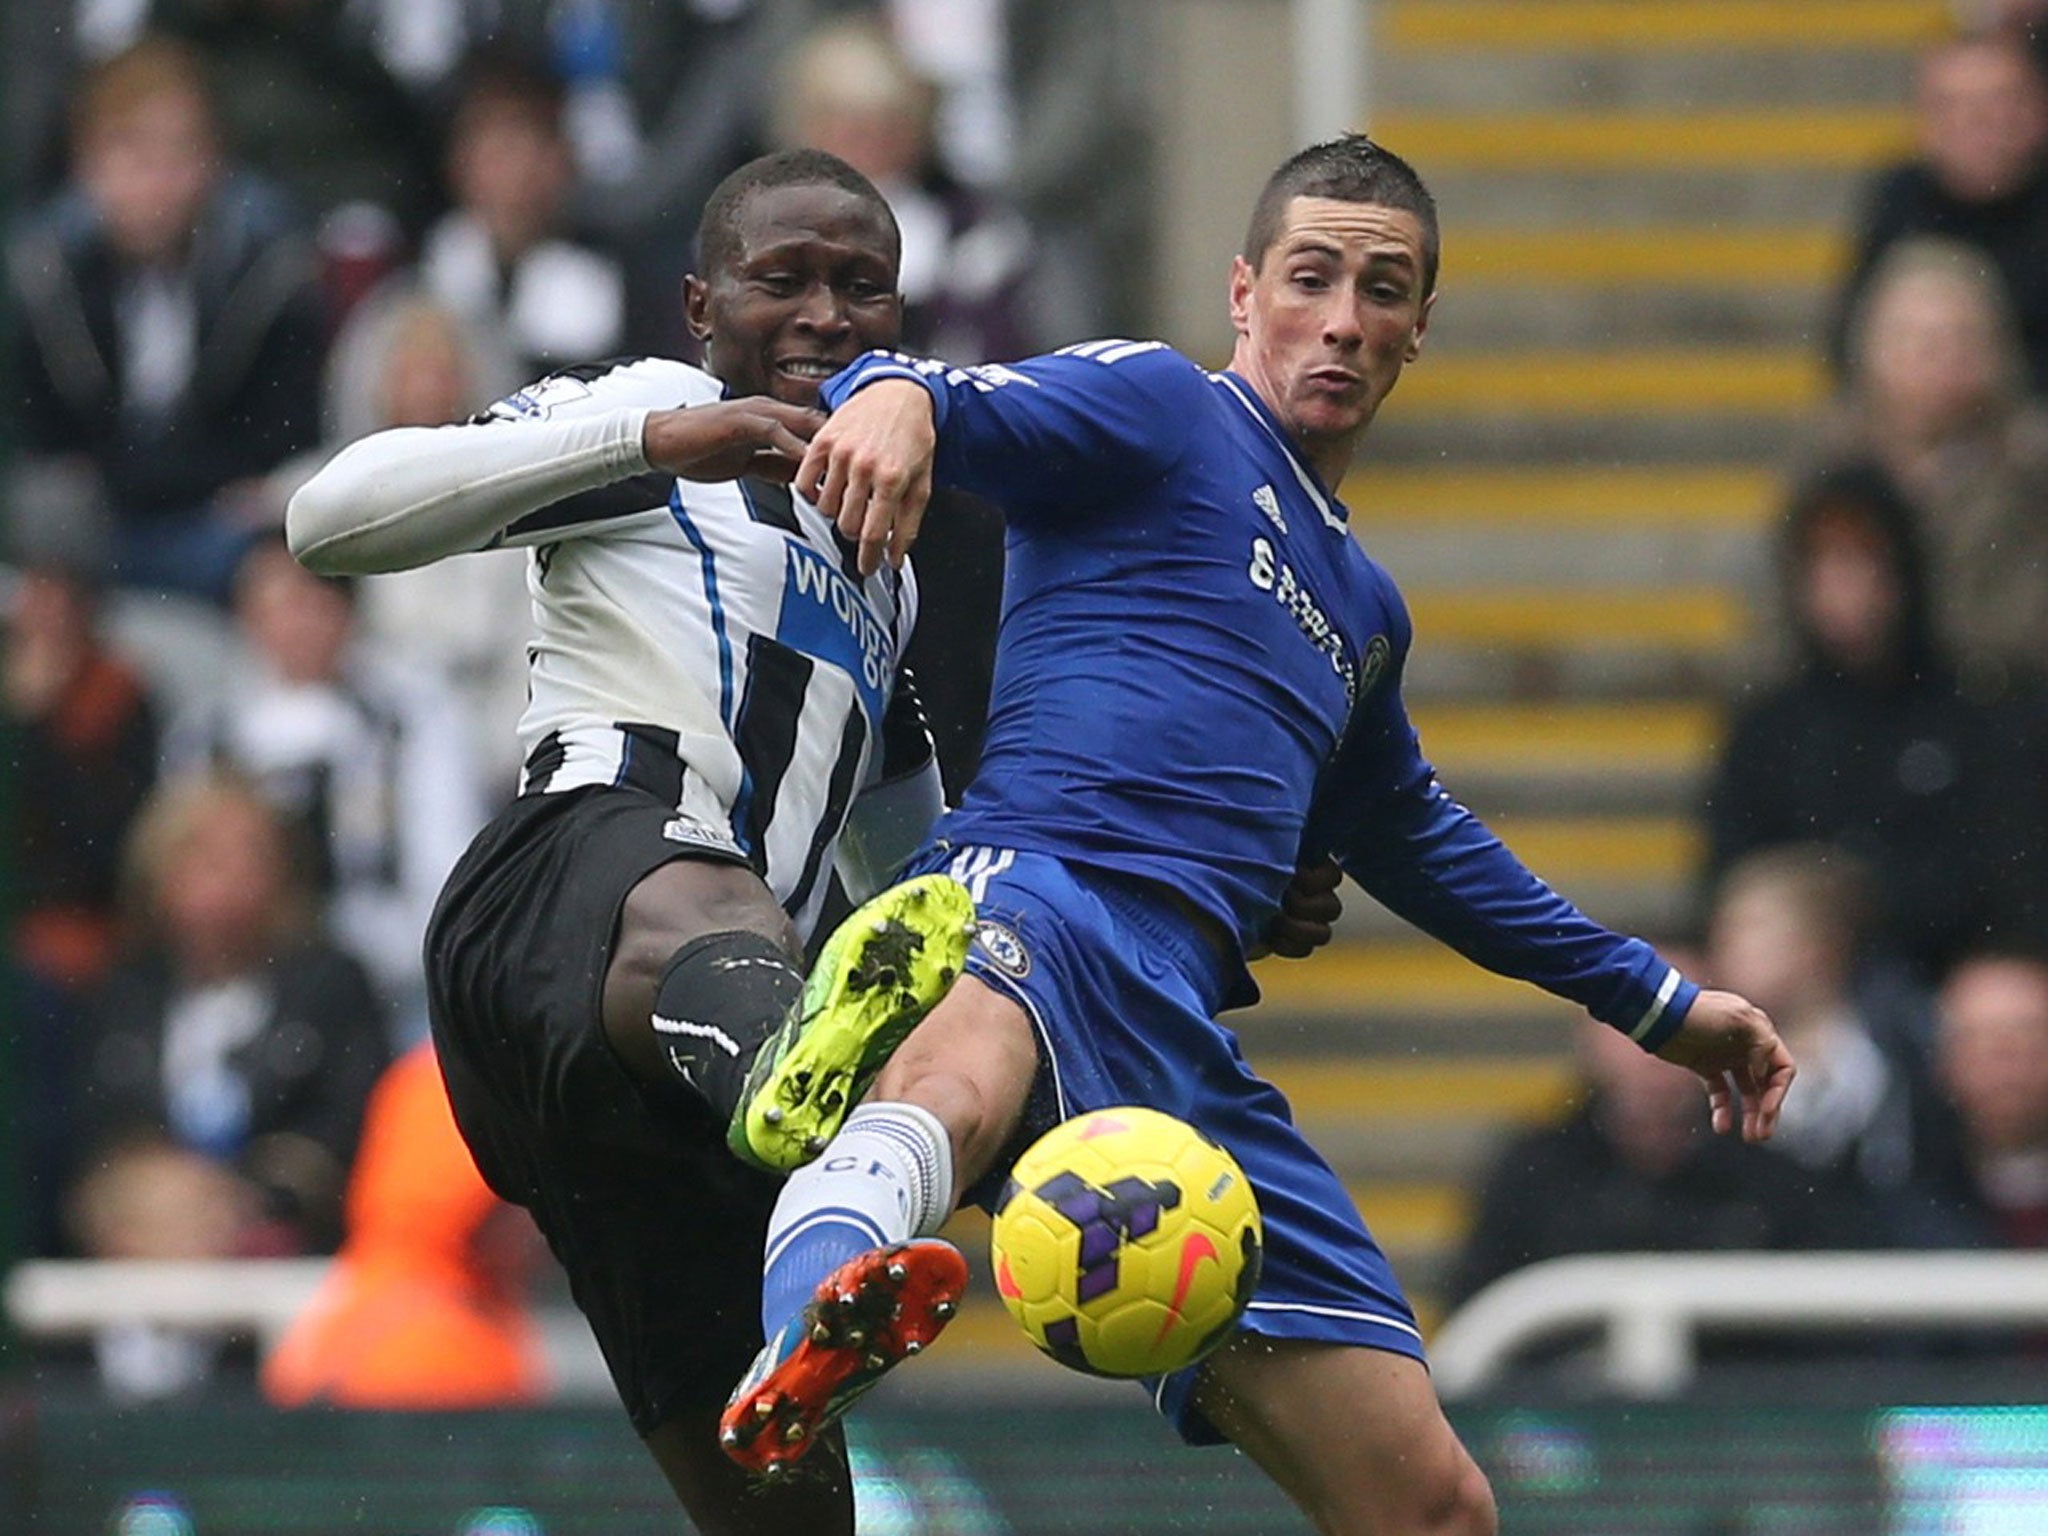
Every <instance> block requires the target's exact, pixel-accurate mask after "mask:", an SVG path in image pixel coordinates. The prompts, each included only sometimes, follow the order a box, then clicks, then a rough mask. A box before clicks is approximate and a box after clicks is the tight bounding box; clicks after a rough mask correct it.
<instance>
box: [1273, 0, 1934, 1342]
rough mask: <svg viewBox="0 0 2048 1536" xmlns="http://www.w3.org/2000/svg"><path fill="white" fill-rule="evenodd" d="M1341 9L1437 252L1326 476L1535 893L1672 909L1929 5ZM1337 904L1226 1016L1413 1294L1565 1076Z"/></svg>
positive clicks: (1613, 913) (1488, 987)
mask: <svg viewBox="0 0 2048 1536" xmlns="http://www.w3.org/2000/svg"><path fill="white" fill-rule="evenodd" d="M1373 9H1374V10H1375V11H1376V14H1377V22H1376V36H1375V39H1374V53H1373V72H1372V79H1373V87H1374V102H1375V113H1374V121H1373V123H1372V125H1371V126H1372V127H1373V130H1374V131H1375V133H1376V134H1377V135H1378V136H1379V137H1380V138H1382V139H1383V140H1384V141H1385V142H1386V143H1388V144H1389V145H1390V146H1392V147H1394V148H1395V149H1397V150H1399V151H1401V152H1402V153H1403V154H1405V155H1408V156H1410V157H1411V158H1412V159H1413V160H1414V161H1415V162H1416V164H1417V165H1418V166H1419V167H1421V168H1422V170H1423V172H1424V174H1425V175H1426V176H1428V177H1429V179H1430V181H1431V184H1432V186H1433V188H1434V190H1435V191H1436V193H1437V196H1438V199H1439V203H1440V205H1441V209H1442V215H1443V222H1444V230H1445V250H1444V269H1443V274H1442V279H1441V291H1442V301H1441V303H1440V305H1439V308H1438V311H1437V315H1436V318H1435V321H1434V323H1433V325H1432V328H1431V334H1430V338H1429V343H1428V347H1427V350H1426V351H1425V354H1424V356H1423V359H1422V361H1421V362H1420V363H1419V364H1417V365H1416V366H1415V367H1414V368H1412V369H1411V370H1410V371H1409V373H1408V374H1407V376H1406V377H1404V379H1403V381H1402V383H1401V386H1400V389H1399V390H1398V391H1397V392H1396V394H1395V395H1394V397H1393V399H1392V401H1391V402H1390V403H1389V405H1388V407H1387V408H1386V410H1385V412H1384V413H1383V414H1382V417H1381V420H1380V422H1379V423H1378V424H1377V425H1376V426H1375V428H1374V434H1373V437H1372V439H1371V440H1370V443H1369V449H1370V451H1369V454H1368V456H1367V460H1366V461H1365V462H1362V463H1361V465H1360V467H1359V469H1358V470H1357V472H1356V473H1355V474H1354V475H1353V476H1352V477H1351V478H1350V479H1349V480H1348V481H1347V483H1346V485H1345V497H1346V500H1347V502H1348V503H1349V505H1350V506H1351V507H1352V509H1353V516H1354V525H1355V526H1356V527H1357V528H1358V530H1359V533H1360V537H1361V538H1362V539H1363V540H1364V542H1365V544H1366V546H1367V547H1368V548H1369V549H1370V550H1371V551H1372V552H1373V553H1374V554H1375V555H1376V556H1377V557H1378V558H1380V559H1381V560H1382V561H1383V562H1384V563H1386V564H1387V565H1388V567H1389V568H1390V569H1391V570H1392V571H1393V572H1394V573H1395V575H1396V576H1397V577H1398V578H1399V579H1400V580H1401V582H1402V584H1403V586H1404V589H1405V590H1406V591H1407V592H1408V594H1409V596H1410V599H1411V604H1412V607H1413V609H1414V613H1415V622H1416V631H1417V637H1418V639H1417V648H1416V656H1415V660H1414V662H1413V663H1412V664H1411V670H1410V674H1409V683H1408V686H1409V694H1410V702H1411V705H1412V707H1413V709H1414V713H1415V716H1416V719H1417V723H1418V725H1419V727H1420V729H1421V732H1422V738H1423V743H1424V746H1425V748H1426V749H1427V750H1428V752H1429V754H1430V756H1431V758H1432V760H1433V761H1434V762H1435V763H1436V764H1437V766H1438V767H1439V769H1440V770H1441V771H1442V774H1443V777H1444V780H1445V783H1446V784H1447V785H1448V786H1450V787H1451V789H1452V790H1453V792H1454V793H1456V794H1458V795H1459V797H1460V798H1461V799H1463V800H1465V801H1466V802H1467V803H1468V804H1470V805H1472V806H1473V808H1474V809H1476V810H1478V811H1479V812H1480V813H1481V814H1482V815H1484V816H1486V817H1487V819H1488V820H1489V821H1490V822H1492V823H1493V824H1494V825H1495V826H1496V827H1497V828H1499V830H1500V831H1501V832H1502V834H1503V835H1504V837H1505V838H1506V839H1507V841H1508V842H1509V844H1510V845H1511V846H1512V847H1514V848H1515V849H1516V850H1517V851H1518V852H1519V853H1521V854H1522V855H1523V856H1524V858H1525V859H1526V860H1527V861H1528V862H1529V863H1530V864H1531V865H1532V866H1533V867H1535V868H1536V869H1537V870H1538V871H1539V872H1541V873H1542V874H1544V875H1545V876H1546V878H1549V879H1550V880H1551V881H1552V882H1553V883H1554V884H1555V885H1557V886H1558V887H1559V888H1560V889H1561V890H1563V891H1565V892H1566V893H1567V894H1569V895H1571V896H1572V897H1573V898H1574V899H1575V900H1578V901H1579V902H1580V903H1581V905H1583V906H1585V907H1586V908H1587V909H1588V910H1589V911H1591V912H1592V913H1593V914H1594V915H1595V916H1597V917H1599V918H1600V919H1602V920H1603V921H1606V922H1610V923H1613V924H1616V925H1618V926H1622V927H1626V928H1631V929H1635V930H1638V931H1648V932H1651V933H1653V934H1654V933H1659V932H1669V931H1670V930H1671V929H1672V927H1673V926H1674V925H1676V924H1678V923H1680V922H1682V921H1683V920H1684V918H1685V917H1686V915H1687V913H1688V911H1689V908H1690V906H1691V887H1692V882H1693V871H1694V870H1695V868H1696V860H1697V857H1698V852H1699V847H1698V833H1697V831H1696V828H1695V825H1694V820H1693V812H1694V808H1695V805H1696V802H1697V797H1698V794H1699V789H1700V783H1701V778H1702V774H1703V773H1704V771H1705V769H1706V766H1707V764H1708V763H1709V762H1710V761H1711V758H1712V755H1713V753H1714V751H1715V749H1716V746H1717V739H1718V730H1719V710H1718V707H1717V700H1718V698H1719V694H1720V689H1721V686H1722V683H1723V680H1724V679H1725V678H1726V676H1727V675H1728V673H1729V671H1730V669H1731V667H1732V666H1733V665H1734V664H1735V662H1736V661H1737V658H1738V657H1739V656H1740V654H1741V649H1742V646H1743V644H1744V640H1745V635H1746V632H1747V630H1748V628H1749V625H1750V622H1751V615H1752V611H1753V606H1754V604H1755V602H1756V600H1757V596H1758V593H1759V592H1760V591H1761V590H1762V589H1763V584H1764V581H1765V579H1766V578H1765V576H1764V571H1765V565H1766V562H1765V559H1764V555H1763V549H1762V545H1763V533H1764V530H1765V529H1766V528H1767V526H1768V522H1769V519H1770V518H1771V516H1772V515H1773V512H1774V508H1775V503H1776V498H1777V494H1778V470H1779V466H1780V465H1781V463H1782V462H1783V457H1784V455H1785V453H1786V451H1787V449H1788V448H1789V446H1790V445H1791V444H1792V442H1793V441H1794V438H1795V435H1796V433H1797V432H1798V430H1799V428H1800V426H1801V424H1802V423H1803V422H1804V421H1805V420H1806V419H1807V418H1808V416H1809V414H1810V413H1811V412H1812V411H1813V410H1814V408H1815V407H1816V406H1817V405H1818V404H1819V403H1820V401H1821V399H1822V397H1823V393H1824V390H1825V388H1826V376H1825V371H1824V368H1823V365H1822V362H1821V354H1820V343H1819V332H1820V327H1821V326H1822V324H1823V323H1824V316H1825V312H1826V304H1827V298H1828V295H1829V293H1830V292H1831V290H1832V286H1833V283H1834V281H1835V279H1836V275H1837V273H1838V271H1839V267H1840V263H1841V261H1842V259H1843V256H1844V253H1845V238H1844V236H1845V232H1846V231H1847V230H1848V228H1849V227H1850V223H1851V217H1852V209H1853V206H1854V202H1855V197H1856V193H1857V189H1858V187H1859V186H1860V185H1861V183H1862V181H1863V179H1864V177H1865V175H1866V174H1867V173H1868V171H1869V170H1870V168H1872V167H1873V166H1875V165H1877V164H1880V163H1882V162H1884V161H1886V160H1888V159H1890V158H1892V157H1894V156H1896V155H1898V154H1900V153H1902V152H1904V150H1905V149H1906V147H1907V145H1908V143H1909V139H1910V124H1909V120H1908V117H1907V113H1906V107H1905V103H1906V102H1907V101H1908V99H1909V88H1910V77H1911V61H1912V58H1913V55H1914V53H1915V51H1916V50H1918V49H1919V48H1920V47H1921V46H1923V45H1924V44H1925V43H1926V42H1928V41H1929V40H1931V39H1933V38H1936V37H1938V36H1940V35H1941V34H1942V32H1943V29H1944V28H1945V27H1946V26H1947V25H1949V20H1948V14H1947V8H1946V5H1945V4H1944V0H1796V3H1790V0H1379V3H1378V4H1377V5H1376V6H1375V7H1374V8H1373ZM1349 898H1350V900H1351V902H1352V908H1353V910H1352V912H1351V913H1350V914H1349V916H1348V918H1347V923H1346V927H1345V931H1344V935H1343V937H1342V939H1341V940H1340V942H1339V944H1338V945H1337V946H1334V947H1333V952H1331V953H1328V954H1325V955H1324V956H1321V957H1319V958H1318V959H1317V960H1315V961H1312V962H1310V963H1308V964H1305V965H1290V964H1287V963H1285V962H1266V963H1265V964H1263V965H1262V966H1261V967H1260V980H1261V982H1262V984H1263V985H1264V987H1265V990H1266V1001H1265V1002H1264V1003H1263V1004H1262V1005H1261V1007H1260V1008H1259V1009H1258V1010H1256V1011H1255V1012H1254V1013H1252V1014H1250V1015H1245V1016H1241V1017H1240V1019H1239V1020H1238V1021H1237V1022H1238V1023H1239V1027H1240V1032H1241V1034H1242V1036H1243V1038H1244V1041H1245V1045H1246V1049H1247V1052H1248V1054H1249V1055H1250V1056H1251V1057H1252V1059H1253V1061H1254V1062H1255V1063H1256V1064H1258V1065H1259V1066H1261V1067H1262V1068H1263V1069H1265V1070H1268V1071H1269V1072H1270V1073H1271V1074H1272V1075H1273V1076H1274V1077H1275V1078H1276V1079H1277V1080H1279V1081H1280V1082H1281V1083H1282V1085H1283V1086H1284V1087H1286V1088H1288V1089H1289V1090H1290V1092H1291V1093H1292V1094H1293V1096H1294V1098H1295V1103H1296V1106H1297V1110H1298V1113H1299V1115H1300V1118H1301V1120H1302V1121H1303V1123H1304V1125H1305V1127H1306V1129H1307V1130H1308V1132H1309V1134H1310V1135H1311V1137H1312V1138H1313V1139H1315V1140H1316V1141H1317V1142H1318V1143H1319V1144H1320V1145H1322V1146H1323V1147H1324V1148H1325V1149H1327V1150H1328V1151H1329V1152H1330V1153H1331V1155H1332V1158H1333V1160H1334V1161H1335V1162H1336V1163H1337V1165H1338V1167H1339V1169H1340V1170H1341V1171H1342V1172H1343V1173H1344V1174H1345V1176H1346V1178H1347V1179H1348V1180H1349V1181H1350V1182H1351V1183H1352V1185H1353V1187H1354V1188H1355V1189H1356V1190H1357V1191H1358V1193H1359V1196H1360V1201H1361V1204H1362V1205H1363V1207H1364V1209H1365V1211H1366V1213H1367V1216H1368V1218H1369V1219H1371V1220H1372V1221H1373V1224H1374V1226H1375V1229H1376V1230H1377V1231H1378V1232H1379V1233H1380V1235H1381V1236H1382V1239H1383V1241H1384V1242H1385V1243H1386V1245H1387V1246H1388V1248H1389V1249H1390V1250H1391V1251H1392V1253H1393V1256H1394V1258H1395V1260H1396V1262H1397V1265H1399V1266H1400V1268H1401V1269H1402V1272H1403V1274H1404V1275H1405V1276H1406V1277H1407V1278H1408V1280H1409V1281H1410V1283H1411V1285H1412V1286H1413V1287H1414V1289H1415V1291H1416V1293H1417V1296H1418V1300H1419V1301H1420V1303H1421V1304H1422V1307H1423V1310H1424V1313H1425V1317H1426V1318H1427V1317H1433V1316H1434V1315H1435V1314H1436V1312H1437V1306H1436V1286H1437V1284H1438V1283H1439V1281H1440V1279H1441V1277H1442V1275H1443V1273H1444V1266H1445V1264H1446V1263H1447V1261H1448V1259H1449V1256H1450V1255H1451V1254H1452V1253H1453V1252H1454V1251H1455V1248H1456V1245H1457V1243H1458V1242H1459V1240H1460V1239H1461V1238H1462V1236H1463V1232H1464V1230H1465V1225H1466V1223H1467V1221H1468V1220H1469V1213H1470V1207H1471V1201H1472V1197H1473V1194H1474V1192H1475V1189H1476V1184H1475V1180H1476V1177H1477V1174H1478V1171H1479V1170H1480V1169H1481V1168H1482V1167H1483V1166H1484V1164H1485V1162H1486V1161H1487V1159H1488V1157H1489V1156H1490V1154H1491V1152H1492V1151H1493V1149H1495V1148H1496V1147H1497V1146H1498V1145H1499V1142H1500V1139H1501V1137H1502V1136H1503V1135H1505V1134H1507V1133H1508V1132H1509V1131H1511V1130H1512V1129H1514V1128H1516V1127H1519V1126H1524V1125H1529V1124H1533V1123H1537V1122H1540V1121H1542V1120H1544V1119H1547V1118H1552V1117H1554V1116H1555V1115H1556V1114H1557V1113H1558V1112H1559V1111H1560V1109H1561V1107H1562V1106H1563V1105H1565V1104H1566V1103H1568V1102H1569V1097H1570V1083H1571V1070H1570V1065H1569V1057H1568V1042H1569V1031H1568V1028H1567V1027H1566V1026H1567V1025H1568V1023H1569V1020H1570V1018H1571V1016H1572V1011H1571V1010H1570V1009H1568V1008H1565V1007H1562V1006H1561V1005H1559V1004H1557V1003H1555V1002H1554V1001H1553V1000H1551V999H1549V998H1547V997H1544V996H1543V995H1541V994H1539V993H1537V992H1535V991H1533V990H1532V989H1530V988H1527V987H1523V986H1520V985H1519V984H1515V983H1509V982H1502V981H1499V980H1497V979H1495V978H1492V977H1489V976H1486V975H1484V974H1483V973H1481V972H1478V971H1477V970H1475V969H1474V968H1473V967H1471V966H1470V965H1468V964H1466V963H1465V962H1464V961H1463V960H1461V959H1459V958H1458V957H1456V956H1454V955H1451V954H1449V953H1448V952H1447V951H1444V950H1442V949H1441V948H1439V947H1437V946H1434V945H1432V944H1430V943H1429V942H1427V941H1425V940H1422V939H1420V938H1419V937H1417V936H1416V935H1414V934H1413V933H1412V932H1410V931H1408V930H1405V929H1402V928H1401V927H1400V926H1399V925H1398V924H1395V923H1394V922H1393V921H1392V920H1391V919H1390V918H1388V917H1386V915H1385V914H1383V913H1378V912H1376V911H1374V910H1372V909H1370V904H1369V903H1368V902H1367V901H1366V899H1365V898H1364V897H1363V896H1362V895H1361V894H1360V893H1358V892H1356V891H1355V890H1354V891H1351V892H1350V893H1349Z"/></svg>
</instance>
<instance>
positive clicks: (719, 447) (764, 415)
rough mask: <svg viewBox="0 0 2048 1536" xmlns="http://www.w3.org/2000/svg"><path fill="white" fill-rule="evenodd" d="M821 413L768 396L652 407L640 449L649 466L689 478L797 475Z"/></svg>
mask: <svg viewBox="0 0 2048 1536" xmlns="http://www.w3.org/2000/svg"><path fill="white" fill-rule="evenodd" d="M824 421H825V417H824V415H823V413H821V412H818V411H813V410H806V409H805V408H804V407H802V406H798V405H788V404H785V403H784V402H782V401H780V400H770V399H768V398H767V397H765V396H760V395H755V396H749V397H747V398H746V399H741V400H721V401H718V402H717V403H716V404H713V405H695V406H690V407H689V408H687V409H683V410H674V411H653V412H650V413H649V415H648V417H647V421H646V423H645V425H644V426H643V427H642V428H641V438H640V442H641V451H642V452H643V453H645V454H646V456H647V463H648V466H649V467H650V468H653V469H658V470H662V471H664V472H665V473H668V474H671V475H679V476H681V477H682V478H683V479H685V480H705V481H717V480H732V479H735V478H737V477H738V476H740V475H764V476H766V477H768V478H769V479H772V480H783V481H787V480H790V479H792V478H794V477H795V475H796V470H797V466H798V465H799V464H801V463H802V462H803V457H804V451H805V449H806V448H807V447H808V446H809V444H810V441H811V438H812V436H813V434H815V433H816V432H817V430H818V428H819V427H820V426H822V425H823V424H824Z"/></svg>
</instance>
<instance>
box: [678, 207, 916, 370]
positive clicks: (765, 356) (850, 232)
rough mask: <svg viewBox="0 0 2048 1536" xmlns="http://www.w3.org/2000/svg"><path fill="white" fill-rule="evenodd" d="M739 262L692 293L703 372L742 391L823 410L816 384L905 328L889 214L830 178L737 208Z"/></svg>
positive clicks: (691, 316)
mask: <svg viewBox="0 0 2048 1536" xmlns="http://www.w3.org/2000/svg"><path fill="white" fill-rule="evenodd" d="M739 237H740V238H739V241H738V254H737V256H736V257H735V259H734V260H733V262H732V263H731V264H730V266H729V267H728V268H727V269H726V270H724V271H720V272H713V273H710V274H708V275H706V276H704V277H691V278H688V279H686V280H685V282H684V286H683V306H684V311H685V314H686V316H687V318H688V320H689V323H690V331H691V334H692V335H694V336H696V337H697V339H698V340H699V341H702V342H703V343H704V344H705V359H704V361H705V366H706V367H707V368H708V369H709V370H710V371H711V372H712V373H714V374H716V375H717V376H718V378H719V379H720V380H722V381H723V382H724V383H725V384H726V386H727V387H728V388H730V389H731V390H732V392H733V393H734V394H735V395H770V396H773V397H774V398H775V399H777V400H783V401H787V402H788V403H789V404H791V405H805V406H813V405H816V404H817V403H818V386H819V385H821V384H823V383H824V382H825V380H827V379H829V378H831V377H832V375H833V374H835V373H837V372H838V371H839V370H840V369H841V368H844V367H845V366H846V365H847V364H848V363H850V362H852V361H853V360H854V359H855V358H856V357H858V356H860V355H861V353H863V352H865V351H867V350H869V349H870V348H872V347H893V346H895V345H896V339H897V335H898V333H899V332H900V331H901V329H902V326H903V300H902V297H901V296H900V295H899V294H898V293H897V291H896V259H895V256H894V254H893V253H894V249H895V242H894V240H893V239H892V238H891V236H890V231H889V228H888V226H887V224H886V223H884V221H883V219H882V216H881V213H880V211H879V210H878V209H876V208H875V206H874V205H873V204H871V203H869V202H868V201H866V200H865V199H863V198H860V197H856V196H855V195H854V194H853V193H851V192H848V191H846V190H845V189H844V188H841V187H835V186H832V185H831V184H829V183H816V184H812V185H807V186H790V187H766V188H762V189H761V190H759V191H756V192H754V193H752V194H750V195H749V196H748V197H747V199H746V200H745V201H744V202H743V203H742V204H741V205H740V209H739Z"/></svg>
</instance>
